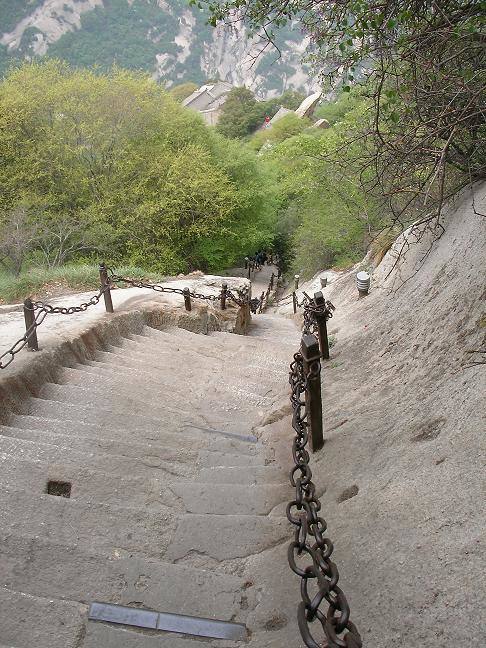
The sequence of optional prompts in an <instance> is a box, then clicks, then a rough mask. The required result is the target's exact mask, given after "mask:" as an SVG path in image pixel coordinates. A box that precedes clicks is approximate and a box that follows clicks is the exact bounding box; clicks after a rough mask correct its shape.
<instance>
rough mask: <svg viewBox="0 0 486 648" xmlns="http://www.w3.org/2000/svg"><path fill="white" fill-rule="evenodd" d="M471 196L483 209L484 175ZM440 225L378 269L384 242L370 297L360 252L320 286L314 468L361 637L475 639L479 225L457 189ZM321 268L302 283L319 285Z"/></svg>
mask: <svg viewBox="0 0 486 648" xmlns="http://www.w3.org/2000/svg"><path fill="white" fill-rule="evenodd" d="M475 204H476V205H475V206H476V210H477V211H478V212H482V213H483V214H484V213H485V212H486V184H482V185H480V186H478V187H477V188H476V193H475ZM445 224H446V231H445V233H444V234H443V236H442V238H441V239H440V240H439V241H438V242H437V243H436V244H435V245H434V246H433V247H432V248H431V249H430V239H428V240H427V239H425V240H424V241H423V243H421V244H419V245H418V246H415V247H412V248H411V249H410V251H409V253H408V254H407V256H406V257H405V259H404V261H403V263H401V264H400V276H398V275H397V273H396V272H393V273H392V274H391V275H390V277H389V278H388V279H386V276H387V274H388V271H389V270H390V268H391V266H392V265H393V263H394V260H395V258H396V256H395V254H394V252H393V251H392V252H391V253H390V254H388V255H387V256H386V257H385V259H384V261H383V262H382V264H380V266H378V268H377V270H376V271H375V272H374V273H373V276H372V283H371V290H370V294H369V296H367V297H365V298H362V299H359V297H358V292H357V289H356V272H357V270H358V269H369V270H371V269H372V268H371V267H369V264H364V267H363V265H360V266H358V267H356V268H355V269H354V270H353V271H351V272H349V273H340V274H337V275H330V279H331V281H330V283H329V286H328V287H327V288H325V289H324V291H323V292H324V295H325V296H326V298H328V299H330V300H331V301H332V302H333V303H334V304H335V305H336V311H335V313H334V317H333V318H332V320H331V321H330V322H329V324H328V327H329V331H330V333H331V335H332V336H333V337H334V338H335V341H336V343H335V345H334V346H333V347H332V348H331V359H330V361H329V362H328V363H327V365H326V367H325V369H324V373H323V398H324V411H325V437H326V438H327V442H326V444H325V446H324V449H323V450H322V451H321V452H320V453H319V454H318V456H317V457H316V458H315V463H314V471H313V472H314V475H315V476H316V479H317V481H318V483H320V484H321V485H322V486H323V487H324V488H325V491H326V492H325V494H324V496H323V498H322V504H323V514H324V517H325V518H326V519H327V521H328V523H329V534H330V537H331V538H332V539H333V540H334V541H335V548H336V551H335V557H336V561H337V564H338V566H339V569H340V573H341V583H342V587H343V589H344V591H345V592H346V594H347V596H348V599H349V602H350V604H351V609H352V619H353V621H354V622H355V623H356V624H357V625H358V627H359V628H360V629H361V631H362V634H363V640H364V645H365V646H373V648H389V647H390V646H394V648H424V647H425V646H427V648H442V647H443V646H446V645H451V646H458V647H459V646H460V647H461V648H466V647H468V646H483V645H486V625H485V624H484V613H485V604H486V581H485V573H486V572H485V569H484V565H485V547H484V541H485V523H484V497H485V479H484V476H485V474H486V473H485V459H486V443H485V442H486V438H485V430H486V425H485V421H486V417H485V414H486V408H485V398H484V396H485V394H486V366H485V365H483V366H478V367H468V365H469V364H470V362H471V359H472V356H471V354H469V353H468V352H469V351H471V350H474V349H481V348H482V349H484V343H485V319H484V317H485V313H484V268H485V267H486V228H485V226H484V216H481V215H478V214H475V213H474V211H473V209H472V204H471V196H470V194H469V193H468V192H466V193H465V194H464V195H463V196H462V197H459V198H458V200H457V201H456V204H455V205H454V206H453V207H452V208H451V209H450V210H449V213H448V215H447V216H446V220H445ZM429 250H430V251H429ZM427 252H428V254H426V253H427ZM424 257H425V258H424ZM422 260H423V261H422ZM419 266H420V267H421V269H420V270H419V271H418V272H416V270H417V268H418V267H419ZM322 274H328V273H320V275H322ZM320 275H317V276H316V277H315V278H314V279H313V281H311V282H309V283H308V284H303V285H302V286H301V290H306V291H307V292H309V293H313V291H315V290H320V282H319V276H320ZM301 290H299V294H302V293H301ZM286 301H287V303H286V304H284V305H282V306H281V307H280V309H279V311H280V314H284V315H287V316H288V317H291V316H292V315H291V313H292V304H291V301H290V303H288V302H289V300H288V299H287V300H286ZM476 358H477V359H478V357H477V356H476ZM284 429H286V428H285V425H284ZM353 485H356V486H357V487H358V488H359V492H358V494H357V495H356V496H355V497H352V498H351V499H348V500H346V501H343V502H341V503H338V502H339V499H340V498H341V496H342V494H343V492H344V491H346V490H347V489H350V488H351V487H352V486H353ZM452 617H453V618H454V621H451V619H452Z"/></svg>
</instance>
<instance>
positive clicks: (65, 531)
mask: <svg viewBox="0 0 486 648" xmlns="http://www.w3.org/2000/svg"><path fill="white" fill-rule="evenodd" d="M0 507H1V509H0V510H1V513H0V516H1V517H0V519H1V528H3V529H11V530H12V531H15V532H17V533H21V534H23V535H26V534H28V535H38V536H39V537H42V538H45V539H49V538H55V539H56V540H57V541H58V542H60V543H66V544H75V543H78V544H79V545H80V546H83V547H84V548H85V549H86V550H93V551H105V552H108V553H109V552H111V551H113V550H115V549H121V550H125V551H131V552H137V553H140V554H144V555H147V556H159V557H161V556H163V554H164V552H165V551H166V549H167V547H168V546H169V544H170V542H171V540H172V537H173V535H174V532H175V529H176V527H177V525H178V522H179V518H178V516H177V514H176V513H174V512H173V511H171V510H170V509H168V508H167V509H166V510H165V511H162V510H160V511H156V512H153V511H145V510H143V509H141V508H132V507H127V506H125V507H124V506H122V505H118V504H116V505H115V504H103V503H101V502H85V501H81V500H75V499H67V498H64V497H56V496H53V495H47V494H42V493H40V494H36V495H34V494H33V493H28V492H25V491H22V490H19V489H17V490H15V489H13V490H12V489H8V490H7V489H6V488H5V489H3V490H2V491H1V492H0Z"/></svg>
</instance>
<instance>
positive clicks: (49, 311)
mask: <svg viewBox="0 0 486 648" xmlns="http://www.w3.org/2000/svg"><path fill="white" fill-rule="evenodd" d="M108 279H109V283H108V285H106V286H101V287H100V289H99V291H98V292H97V293H96V295H93V296H92V297H91V298H90V299H89V300H88V301H87V302H82V303H81V304H78V305H76V306H52V304H45V303H44V302H42V301H36V302H32V309H31V310H33V311H35V313H36V314H35V319H34V322H33V324H32V325H31V326H30V327H29V328H28V330H27V331H26V332H25V334H24V335H23V336H22V337H21V338H20V339H19V340H17V342H15V344H13V345H12V346H11V347H10V349H8V350H7V351H5V352H4V353H3V354H2V355H0V369H5V368H6V367H8V366H9V364H10V363H11V362H13V360H14V358H15V356H16V355H17V353H19V351H22V349H23V348H24V347H25V346H26V345H27V344H28V342H29V339H30V338H31V337H32V335H33V334H34V332H35V331H36V330H37V328H38V327H39V326H40V325H41V324H42V322H43V321H44V319H45V318H46V316H47V315H73V314H74V313H83V312H84V311H86V310H87V309H88V308H89V307H90V306H96V304H98V303H99V301H100V299H101V298H102V296H103V294H104V292H105V291H107V290H110V289H111V286H112V285H113V284H115V283H118V282H124V283H126V284H129V285H131V286H133V287H135V288H150V289H152V290H154V291H156V292H161V293H173V294H177V295H182V296H184V295H186V294H187V293H184V290H182V289H181V288H170V287H167V286H160V285H159V284H151V283H147V282H145V281H140V280H138V279H129V278H128V277H121V276H119V275H116V274H114V272H113V271H112V270H110V275H109V277H108ZM222 294H223V291H222V290H221V292H220V293H219V294H217V295H204V294H203V293H196V292H190V293H189V295H190V297H192V298H193V299H202V300H206V301H212V302H215V301H219V300H220V299H221V296H222ZM226 297H227V299H230V300H232V301H233V302H234V303H235V304H237V305H238V306H244V305H245V304H247V303H248V290H239V289H236V292H233V291H231V290H227V291H226ZM4 358H8V359H7V360H6V361H4Z"/></svg>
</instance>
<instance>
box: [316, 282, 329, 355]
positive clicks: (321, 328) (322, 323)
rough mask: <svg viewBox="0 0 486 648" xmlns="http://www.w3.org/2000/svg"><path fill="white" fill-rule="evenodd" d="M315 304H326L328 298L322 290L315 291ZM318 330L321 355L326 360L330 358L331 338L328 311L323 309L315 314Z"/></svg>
mask: <svg viewBox="0 0 486 648" xmlns="http://www.w3.org/2000/svg"><path fill="white" fill-rule="evenodd" d="M314 304H315V305H316V306H325V305H326V300H325V299H324V295H323V294H322V292H320V291H319V292H316V293H314ZM315 318H316V323H317V330H318V333H319V347H320V349H321V355H322V357H323V358H324V359H325V360H329V339H328V337H327V319H326V311H325V309H323V312H322V313H316V314H315Z"/></svg>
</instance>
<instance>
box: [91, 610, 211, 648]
mask: <svg viewBox="0 0 486 648" xmlns="http://www.w3.org/2000/svg"><path fill="white" fill-rule="evenodd" d="M158 611H159V612H160V611H162V610H158ZM209 645H211V644H209V643H207V640H206V641H204V642H202V641H201V640H200V639H197V638H195V637H194V638H192V639H191V638H190V637H188V636H187V637H183V636H181V635H178V634H173V633H168V632H157V633H155V632H150V631H147V630H145V631H144V630H142V631H140V630H136V629H130V628H127V627H121V626H115V625H113V624H106V623H98V622H94V621H89V623H88V629H87V632H86V637H85V638H84V641H83V643H82V644H81V648H204V646H209Z"/></svg>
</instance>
